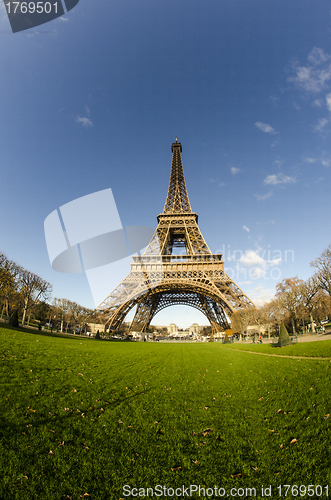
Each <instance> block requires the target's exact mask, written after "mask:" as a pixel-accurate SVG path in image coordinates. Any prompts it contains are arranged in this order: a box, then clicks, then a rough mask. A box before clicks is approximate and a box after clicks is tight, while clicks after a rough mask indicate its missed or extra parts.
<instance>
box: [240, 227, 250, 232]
mask: <svg viewBox="0 0 331 500" xmlns="http://www.w3.org/2000/svg"><path fill="white" fill-rule="evenodd" d="M242 229H245V231H247V232H248V233H249V232H250V229H248V227H247V226H243V227H242Z"/></svg>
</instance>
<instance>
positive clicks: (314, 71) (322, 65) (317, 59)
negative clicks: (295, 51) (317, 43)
mask: <svg viewBox="0 0 331 500" xmlns="http://www.w3.org/2000/svg"><path fill="white" fill-rule="evenodd" d="M330 60H331V56H330V54H327V53H325V52H324V51H323V49H320V48H318V47H314V48H313V50H312V51H311V52H310V53H309V55H308V63H307V64H306V65H304V66H301V65H300V64H299V62H298V61H295V62H293V63H292V67H291V70H292V72H293V73H294V75H292V76H290V77H289V78H288V79H287V81H289V82H292V83H294V85H295V86H296V87H298V88H301V89H303V90H304V91H305V92H308V93H314V94H316V93H318V92H321V91H322V90H323V89H325V88H327V87H328V82H329V81H330V80H331V62H330Z"/></svg>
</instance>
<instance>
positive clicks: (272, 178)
mask: <svg viewBox="0 0 331 500" xmlns="http://www.w3.org/2000/svg"><path fill="white" fill-rule="evenodd" d="M292 182H295V177H289V176H288V175H284V174H282V173H279V174H270V175H267V177H266V178H265V179H264V181H263V184H265V185H269V184H271V185H272V186H276V185H277V184H290V183H292Z"/></svg>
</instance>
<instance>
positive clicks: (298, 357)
mask: <svg viewBox="0 0 331 500" xmlns="http://www.w3.org/2000/svg"><path fill="white" fill-rule="evenodd" d="M231 351H237V352H248V353H249V354H261V355H262V356H274V357H276V358H291V359H298V360H299V361H301V359H322V360H324V361H329V363H331V358H322V357H318V356H289V355H287V354H268V353H266V352H257V351H246V350H243V349H231Z"/></svg>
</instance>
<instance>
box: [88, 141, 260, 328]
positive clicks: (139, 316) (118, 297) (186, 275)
mask: <svg viewBox="0 0 331 500" xmlns="http://www.w3.org/2000/svg"><path fill="white" fill-rule="evenodd" d="M171 150H172V164H171V173H170V182H169V188H168V195H167V199H166V202H165V205H164V209H163V212H162V214H159V215H158V216H157V221H158V226H157V228H156V230H155V233H154V235H153V237H152V239H151V241H150V243H149V245H148V247H147V248H146V250H145V252H144V254H143V255H142V256H141V255H138V256H133V262H132V264H131V271H130V273H129V274H128V276H127V277H126V278H125V279H124V280H123V281H122V282H121V283H120V284H119V285H118V286H117V288H115V290H114V291H113V292H112V293H110V294H109V295H108V296H107V297H106V299H105V300H104V301H103V302H102V303H101V304H100V305H99V306H98V307H97V310H99V311H102V312H103V313H104V314H105V315H106V317H107V322H106V327H107V328H108V327H109V328H110V329H111V330H113V329H115V330H116V329H118V328H119V327H120V325H121V323H122V322H123V320H124V318H125V316H126V315H127V313H128V312H129V311H130V310H131V309H132V308H133V307H134V306H136V312H135V315H134V318H133V320H132V322H131V326H130V331H135V332H144V331H146V329H147V327H148V326H149V324H150V322H151V321H152V319H153V318H154V316H155V315H156V314H157V313H158V312H159V311H161V310H162V309H164V308H166V307H168V306H172V305H176V304H181V305H187V306H192V307H195V308H196V309H198V310H199V311H200V312H202V313H203V314H204V315H205V316H206V317H207V318H208V320H209V322H210V324H211V327H212V332H213V333H216V332H218V331H224V330H226V329H227V328H229V321H230V318H231V315H232V314H233V313H234V312H235V310H238V309H239V310H240V309H244V308H247V307H254V304H253V303H252V302H251V300H250V299H249V298H248V297H247V296H246V295H245V294H244V292H243V291H242V290H241V289H240V288H239V287H238V286H237V285H236V284H235V283H234V281H233V280H232V279H231V278H230V277H229V276H228V275H227V274H226V273H225V271H224V261H223V260H222V254H212V253H211V251H210V249H209V248H208V245H207V243H206V242H205V240H204V238H203V236H202V234H201V232H200V229H199V226H198V215H197V214H196V213H195V212H192V209H191V205H190V201H189V198H188V194H187V190H186V185H185V179H184V171H183V164H182V158H181V152H182V146H181V143H180V142H177V138H176V142H175V143H173V144H172V146H171ZM177 248H182V249H183V251H182V253H183V254H184V255H175V254H173V251H174V250H175V249H177Z"/></svg>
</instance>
